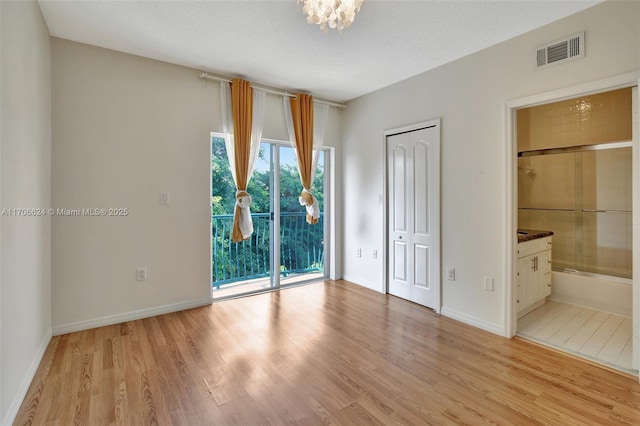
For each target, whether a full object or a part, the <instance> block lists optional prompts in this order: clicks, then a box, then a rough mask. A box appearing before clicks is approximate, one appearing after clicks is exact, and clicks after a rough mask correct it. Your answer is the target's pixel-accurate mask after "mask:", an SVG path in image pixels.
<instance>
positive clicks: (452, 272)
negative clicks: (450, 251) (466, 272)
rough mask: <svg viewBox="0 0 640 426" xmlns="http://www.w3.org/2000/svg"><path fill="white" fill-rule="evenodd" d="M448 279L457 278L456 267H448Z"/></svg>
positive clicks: (453, 279)
mask: <svg viewBox="0 0 640 426" xmlns="http://www.w3.org/2000/svg"><path fill="white" fill-rule="evenodd" d="M447 279H448V280H449V281H455V280H456V268H447Z"/></svg>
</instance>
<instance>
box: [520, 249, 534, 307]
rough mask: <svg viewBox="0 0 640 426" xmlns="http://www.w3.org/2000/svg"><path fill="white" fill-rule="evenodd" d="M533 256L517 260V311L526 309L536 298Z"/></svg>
mask: <svg viewBox="0 0 640 426" xmlns="http://www.w3.org/2000/svg"><path fill="white" fill-rule="evenodd" d="M535 257H536V255H535V254H532V255H530V256H525V257H521V258H520V259H518V287H517V289H516V294H517V295H518V299H517V300H518V311H521V310H523V309H526V308H528V307H529V306H530V305H531V304H532V303H534V302H535V298H536V297H537V286H536V271H535Z"/></svg>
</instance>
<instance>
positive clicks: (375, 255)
mask: <svg viewBox="0 0 640 426" xmlns="http://www.w3.org/2000/svg"><path fill="white" fill-rule="evenodd" d="M371 255H372V256H373V258H374V259H377V258H378V250H373V253H371Z"/></svg>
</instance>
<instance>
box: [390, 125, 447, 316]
mask: <svg viewBox="0 0 640 426" xmlns="http://www.w3.org/2000/svg"><path fill="white" fill-rule="evenodd" d="M387 162H388V164H387V180H388V181H387V188H388V203H389V204H388V207H387V211H388V214H387V218H388V226H387V229H388V232H389V235H388V236H387V241H388V244H389V245H388V250H387V252H388V259H389V265H388V268H387V271H388V283H389V293H390V294H392V295H394V296H398V297H402V298H404V299H408V300H411V301H412V302H415V303H419V304H421V305H424V306H427V307H429V308H432V309H436V310H439V307H440V306H439V302H440V301H439V298H440V291H439V290H440V264H439V263H440V262H439V259H440V253H439V250H440V244H439V232H440V224H439V222H440V221H439V203H438V200H439V196H440V195H439V194H440V187H439V186H440V185H439V174H440V170H439V168H440V128H439V124H438V123H435V124H434V125H429V126H427V127H425V128H421V129H418V130H414V131H410V132H403V133H398V134H394V135H389V136H387Z"/></svg>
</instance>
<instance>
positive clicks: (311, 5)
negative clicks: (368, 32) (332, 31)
mask: <svg viewBox="0 0 640 426" xmlns="http://www.w3.org/2000/svg"><path fill="white" fill-rule="evenodd" d="M363 1H364V0H298V3H301V2H302V3H304V6H303V7H302V13H304V14H306V15H307V22H308V23H310V24H316V25H318V26H320V29H321V30H323V31H325V32H326V31H327V27H329V28H337V29H338V31H342V30H343V29H344V28H349V27H350V26H351V24H352V23H353V20H354V19H355V17H356V12H359V11H360V6H361V5H362V2H363Z"/></svg>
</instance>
